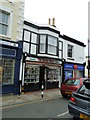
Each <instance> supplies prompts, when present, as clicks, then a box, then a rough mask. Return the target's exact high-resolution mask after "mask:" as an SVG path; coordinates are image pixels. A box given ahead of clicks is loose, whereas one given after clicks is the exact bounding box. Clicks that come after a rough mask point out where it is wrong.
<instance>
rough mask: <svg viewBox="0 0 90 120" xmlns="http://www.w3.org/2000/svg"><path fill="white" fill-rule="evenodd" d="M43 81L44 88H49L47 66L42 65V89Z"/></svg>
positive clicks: (40, 80)
mask: <svg viewBox="0 0 90 120" xmlns="http://www.w3.org/2000/svg"><path fill="white" fill-rule="evenodd" d="M42 83H43V85H44V89H47V67H45V66H40V77H39V85H40V89H41V87H42Z"/></svg>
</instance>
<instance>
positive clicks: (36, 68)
mask: <svg viewBox="0 0 90 120" xmlns="http://www.w3.org/2000/svg"><path fill="white" fill-rule="evenodd" d="M59 36H60V32H59V30H57V29H56V27H54V26H51V25H37V24H35V23H33V22H30V21H28V20H25V21H24V29H23V58H22V66H21V70H20V80H22V86H24V91H32V90H39V89H41V85H42V82H43V84H44V88H45V89H49V88H58V87H59V86H60V81H62V78H61V64H62V58H63V56H62V55H63V54H62V41H60V40H59Z"/></svg>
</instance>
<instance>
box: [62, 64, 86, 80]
mask: <svg viewBox="0 0 90 120" xmlns="http://www.w3.org/2000/svg"><path fill="white" fill-rule="evenodd" d="M74 65H77V71H82V75H81V76H82V77H83V73H84V65H83V64H82V65H81V64H68V63H65V64H64V73H65V80H66V79H67V78H72V77H73V71H74V70H75V69H74Z"/></svg>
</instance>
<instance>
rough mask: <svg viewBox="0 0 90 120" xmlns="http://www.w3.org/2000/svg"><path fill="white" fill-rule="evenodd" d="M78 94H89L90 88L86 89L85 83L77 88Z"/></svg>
mask: <svg viewBox="0 0 90 120" xmlns="http://www.w3.org/2000/svg"><path fill="white" fill-rule="evenodd" d="M78 93H79V94H83V95H87V96H90V89H87V88H86V87H85V85H83V86H82V87H81V88H80V89H79V90H78Z"/></svg>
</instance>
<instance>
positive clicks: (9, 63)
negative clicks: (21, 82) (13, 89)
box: [2, 58, 15, 85]
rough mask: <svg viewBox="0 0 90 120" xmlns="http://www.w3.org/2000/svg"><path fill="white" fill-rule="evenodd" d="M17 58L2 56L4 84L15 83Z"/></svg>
mask: <svg viewBox="0 0 90 120" xmlns="http://www.w3.org/2000/svg"><path fill="white" fill-rule="evenodd" d="M14 69H15V60H14V59H11V58H2V84H3V85H7V84H13V83H14Z"/></svg>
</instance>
